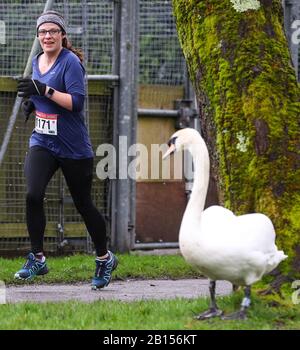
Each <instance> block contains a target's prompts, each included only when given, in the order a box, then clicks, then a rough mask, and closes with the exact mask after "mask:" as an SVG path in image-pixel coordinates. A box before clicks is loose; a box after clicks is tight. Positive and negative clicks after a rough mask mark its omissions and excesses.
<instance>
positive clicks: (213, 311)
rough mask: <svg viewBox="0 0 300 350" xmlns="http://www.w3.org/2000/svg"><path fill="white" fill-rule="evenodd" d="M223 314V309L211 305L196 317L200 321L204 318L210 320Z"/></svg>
mask: <svg viewBox="0 0 300 350" xmlns="http://www.w3.org/2000/svg"><path fill="white" fill-rule="evenodd" d="M222 315H223V311H222V310H220V309H218V308H214V307H211V308H209V309H208V310H206V311H204V312H202V313H201V314H199V315H198V316H195V319H196V320H198V321H204V320H208V319H210V318H213V317H219V316H222Z"/></svg>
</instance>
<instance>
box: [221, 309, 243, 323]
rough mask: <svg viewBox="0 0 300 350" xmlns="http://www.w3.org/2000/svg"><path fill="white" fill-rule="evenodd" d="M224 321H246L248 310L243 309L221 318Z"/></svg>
mask: <svg viewBox="0 0 300 350" xmlns="http://www.w3.org/2000/svg"><path fill="white" fill-rule="evenodd" d="M221 319H222V320H224V321H225V320H246V319H247V311H246V309H241V310H239V311H236V312H233V313H232V314H229V315H225V316H222V317H221Z"/></svg>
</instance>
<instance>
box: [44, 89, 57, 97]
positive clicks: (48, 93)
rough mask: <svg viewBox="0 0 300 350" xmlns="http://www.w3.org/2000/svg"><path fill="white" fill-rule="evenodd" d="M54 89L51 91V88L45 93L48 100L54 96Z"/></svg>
mask: <svg viewBox="0 0 300 350" xmlns="http://www.w3.org/2000/svg"><path fill="white" fill-rule="evenodd" d="M54 91H55V90H54V89H52V88H51V87H49V89H48V92H47V93H46V95H45V96H46V97H48V98H51V97H52V95H53V94H54Z"/></svg>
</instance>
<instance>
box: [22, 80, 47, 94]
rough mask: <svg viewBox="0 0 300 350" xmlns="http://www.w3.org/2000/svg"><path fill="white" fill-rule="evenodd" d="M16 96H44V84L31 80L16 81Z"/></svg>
mask: <svg viewBox="0 0 300 350" xmlns="http://www.w3.org/2000/svg"><path fill="white" fill-rule="evenodd" d="M17 90H18V96H19V97H30V96H32V95H40V96H44V95H45V91H46V84H44V83H41V82H40V81H38V80H33V79H31V78H28V77H26V78H24V79H19V81H18V89H17Z"/></svg>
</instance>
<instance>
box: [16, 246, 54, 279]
mask: <svg viewBox="0 0 300 350" xmlns="http://www.w3.org/2000/svg"><path fill="white" fill-rule="evenodd" d="M48 272H49V270H48V268H47V265H46V260H44V261H43V262H41V261H39V260H38V259H36V257H35V255H34V254H33V253H29V254H28V256H27V261H26V262H25V264H24V265H23V267H22V269H21V270H19V271H18V272H16V273H15V278H18V279H20V280H30V279H31V278H33V277H35V276H39V275H45V274H46V273H48Z"/></svg>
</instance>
